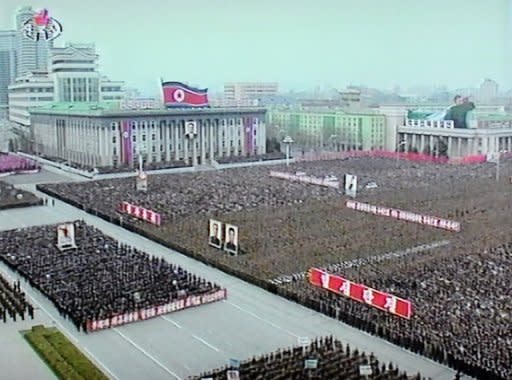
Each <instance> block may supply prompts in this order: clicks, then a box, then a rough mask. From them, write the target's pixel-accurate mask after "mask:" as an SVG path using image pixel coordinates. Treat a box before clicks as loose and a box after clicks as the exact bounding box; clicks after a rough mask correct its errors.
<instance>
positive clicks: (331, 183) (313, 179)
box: [270, 171, 339, 189]
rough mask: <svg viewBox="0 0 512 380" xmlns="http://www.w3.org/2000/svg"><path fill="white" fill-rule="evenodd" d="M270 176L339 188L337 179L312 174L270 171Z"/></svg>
mask: <svg viewBox="0 0 512 380" xmlns="http://www.w3.org/2000/svg"><path fill="white" fill-rule="evenodd" d="M270 176H271V177H275V178H280V179H286V180H289V181H295V182H304V183H309V184H312V185H318V186H325V187H332V188H335V189H337V188H339V182H338V181H333V180H330V179H328V178H318V177H313V176H307V175H303V174H302V173H301V174H299V175H297V174H290V173H283V172H276V171H270Z"/></svg>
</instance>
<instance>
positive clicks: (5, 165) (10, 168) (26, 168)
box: [0, 153, 41, 177]
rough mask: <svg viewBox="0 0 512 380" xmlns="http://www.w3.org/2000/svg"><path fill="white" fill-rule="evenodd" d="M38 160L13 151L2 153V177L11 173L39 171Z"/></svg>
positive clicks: (0, 168)
mask: <svg viewBox="0 0 512 380" xmlns="http://www.w3.org/2000/svg"><path fill="white" fill-rule="evenodd" d="M39 170H41V167H40V166H39V165H38V164H37V162H35V161H33V160H30V159H27V158H25V157H21V156H18V155H16V154H12V153H0V177H4V176H7V175H10V174H22V173H37V172H38V171H39Z"/></svg>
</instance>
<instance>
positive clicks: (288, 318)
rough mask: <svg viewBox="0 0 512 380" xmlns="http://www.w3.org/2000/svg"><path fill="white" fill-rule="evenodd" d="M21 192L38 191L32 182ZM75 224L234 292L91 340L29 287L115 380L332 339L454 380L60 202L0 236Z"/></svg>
mask: <svg viewBox="0 0 512 380" xmlns="http://www.w3.org/2000/svg"><path fill="white" fill-rule="evenodd" d="M66 180H69V178H67V179H66ZM30 182H32V181H30ZM20 187H23V188H25V189H27V190H34V186H33V185H30V184H29V185H23V186H20ZM74 219H84V220H85V221H86V222H87V223H89V224H92V225H94V226H96V227H98V228H100V229H101V230H103V231H104V232H105V233H106V234H108V235H110V236H112V237H114V238H116V239H119V240H121V241H123V242H125V243H129V244H132V245H133V246H135V247H137V248H139V249H142V250H145V251H146V252H149V253H152V254H155V255H158V256H163V257H165V258H166V259H168V260H169V261H172V262H175V263H177V264H179V265H181V266H183V267H184V268H186V269H187V270H189V271H191V272H193V273H196V274H198V275H200V276H202V277H205V278H207V279H210V280H212V281H215V282H217V283H219V284H221V285H222V286H224V287H227V289H228V299H227V300H226V301H222V302H217V303H214V304H211V305H205V306H201V307H199V308H195V309H189V310H184V311H181V312H178V313H174V314H169V315H167V316H163V317H158V318H156V319H153V320H149V321H145V322H140V323H135V324H132V325H127V326H123V327H119V328H115V329H110V330H106V331H102V332H97V333H93V334H89V335H86V334H83V333H79V332H77V331H76V329H75V328H74V326H72V325H71V324H70V323H69V322H68V321H67V320H65V319H63V318H61V317H60V316H59V314H58V313H57V311H56V309H55V308H54V307H53V306H52V305H51V303H50V302H49V301H48V300H47V299H46V298H45V297H44V296H42V294H40V293H39V292H37V291H34V290H32V289H28V290H27V292H28V293H29V295H30V296H33V298H34V300H35V303H36V306H39V307H40V308H41V310H38V313H37V317H38V318H41V320H48V321H49V320H52V321H54V322H53V323H55V324H56V325H57V326H58V327H60V328H61V330H62V331H63V332H65V333H66V334H67V335H68V336H70V337H71V339H72V340H73V341H74V342H75V343H76V344H77V345H78V346H79V347H80V348H81V349H82V350H84V352H85V353H86V354H88V355H89V356H90V357H91V358H92V359H93V360H95V361H96V362H97V363H98V364H99V365H100V367H102V368H103V370H104V371H105V372H106V373H107V374H109V375H110V377H111V378H112V379H120V380H125V379H126V380H131V379H141V378H143V379H148V380H153V379H154V380H161V379H185V378H186V377H187V376H190V375H195V374H198V373H200V372H202V371H205V370H208V369H211V368H218V367H220V366H222V365H224V364H227V363H228V361H229V359H230V358H236V359H244V358H247V357H250V356H252V355H254V354H263V353H265V352H269V351H272V350H275V349H277V348H279V347H285V346H289V345H293V344H296V343H297V338H298V337H300V336H308V337H315V336H321V335H327V334H334V335H335V336H337V337H338V338H339V339H341V340H342V341H344V342H347V343H349V344H350V345H351V346H353V347H357V348H358V349H360V350H365V351H367V352H374V353H375V354H376V355H377V357H378V358H379V359H380V360H382V361H391V362H393V363H396V364H398V366H399V367H400V368H401V369H403V370H406V371H408V372H410V373H416V372H417V371H420V372H421V373H422V374H423V375H424V376H427V377H431V378H432V379H435V380H452V379H453V377H454V371H452V370H450V369H448V368H446V367H444V366H441V365H439V364H437V363H434V362H432V361H430V360H428V359H425V358H423V357H420V356H418V355H415V354H412V353H410V352H408V351H405V350H403V349H401V348H399V347H396V346H394V345H392V344H390V343H388V342H386V341H384V340H381V339H378V338H375V337H373V336H370V335H368V334H366V333H364V332H361V331H359V330H356V329H354V328H352V327H349V326H347V325H345V324H343V323H341V322H339V321H336V320H334V319H331V318H328V317H326V316H324V315H322V314H320V313H316V312H313V311H311V310H309V309H307V308H304V307H302V306H300V305H297V304H295V303H292V302H289V301H287V300H285V299H283V298H280V297H277V296H275V295H272V294H270V293H268V292H266V291H264V290H262V289H260V288H258V287H255V286H253V285H249V284H247V283H245V282H243V281H241V280H239V279H237V278H234V277H232V276H228V275H226V274H224V273H223V272H220V271H218V270H216V269H213V268H211V267H208V266H206V265H204V264H202V263H199V262H197V261H194V260H192V259H190V258H188V257H185V256H183V255H181V254H178V253H176V252H174V251H171V250H169V249H167V248H165V247H162V246H160V245H158V244H156V243H154V242H152V241H149V240H147V239H145V238H142V237H140V236H138V235H135V234H133V233H130V232H127V231H125V230H123V229H121V228H119V227H117V226H114V225H111V224H109V223H107V222H105V221H103V220H101V219H99V218H97V217H94V216H91V215H88V214H86V213H85V212H83V211H80V210H77V209H75V208H73V207H71V206H69V205H67V204H65V203H62V202H60V201H56V205H55V207H52V206H40V207H33V208H31V209H29V210H23V209H14V210H7V211H1V212H0V230H1V229H4V230H5V229H11V228H19V227H25V226H30V225H41V224H48V223H56V222H58V221H65V220H74ZM234 259H236V258H234ZM0 271H2V272H4V273H10V272H9V270H8V269H7V268H6V267H5V266H3V265H0ZM10 274H11V275H12V273H10ZM22 285H23V281H22ZM25 285H26V284H25ZM38 321H39V319H38ZM0 332H1V331H0ZM13 336H15V334H14V335H13ZM13 339H14V338H13ZM19 339H21V337H20V338H19ZM20 344H21V343H20ZM7 353H10V352H9V348H7V347H6V346H5V345H2V346H0V357H2V356H4V357H5V356H6V355H7ZM9 356H10V355H9ZM35 361H37V359H35V355H34V354H32V353H31V352H30V350H25V351H21V350H20V351H19V353H18V351H17V355H16V357H15V361H14V359H12V361H11V363H12V364H13V368H21V369H20V371H21V372H19V374H18V373H17V375H16V376H18V377H16V376H14V377H10V378H12V379H16V380H17V379H18V378H20V379H22V378H27V377H24V375H25V373H23V367H28V366H34V367H35V366H36V363H35ZM33 362H34V363H33ZM0 364H2V363H1V362H0ZM37 365H39V364H37ZM2 367H3V366H2ZM2 367H0V368H2ZM48 376H50V375H48ZM1 377H2V376H0V378H1ZM28 378H38V379H39V378H41V379H45V378H47V377H44V376H41V377H39V376H37V377H28ZM50 378H51V377H50Z"/></svg>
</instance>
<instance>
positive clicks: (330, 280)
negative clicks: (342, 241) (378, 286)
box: [308, 268, 412, 319]
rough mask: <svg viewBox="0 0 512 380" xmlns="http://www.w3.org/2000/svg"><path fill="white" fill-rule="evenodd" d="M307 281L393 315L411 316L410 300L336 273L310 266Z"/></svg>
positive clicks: (407, 317)
mask: <svg viewBox="0 0 512 380" xmlns="http://www.w3.org/2000/svg"><path fill="white" fill-rule="evenodd" d="M308 277H309V282H310V283H311V284H312V285H315V286H318V287H320V288H322V289H327V290H329V291H331V292H334V293H336V294H339V295H342V296H345V297H348V298H351V299H353V300H354V301H358V302H361V303H364V304H366V305H369V306H373V307H375V308H377V309H380V310H383V311H385V312H388V313H391V314H393V315H396V316H399V317H402V318H406V319H410V318H411V316H412V303H411V301H408V300H405V299H403V298H400V297H397V296H394V295H392V294H389V293H386V292H382V291H380V290H375V289H372V288H370V287H368V286H366V285H363V284H357V283H355V282H352V281H350V280H347V279H346V278H343V277H341V276H338V275H334V274H329V273H327V272H325V271H323V270H321V269H318V268H311V269H310V270H309V273H308Z"/></svg>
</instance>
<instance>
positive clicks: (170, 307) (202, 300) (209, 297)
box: [86, 289, 227, 332]
mask: <svg viewBox="0 0 512 380" xmlns="http://www.w3.org/2000/svg"><path fill="white" fill-rule="evenodd" d="M226 297H227V290H226V289H220V290H217V291H216V292H213V293H209V294H203V295H201V296H188V297H186V298H182V299H179V300H176V301H173V302H170V303H168V304H166V305H161V306H154V307H149V308H147V309H142V310H137V311H134V312H131V313H126V314H120V315H115V316H113V317H111V318H106V319H102V320H97V321H96V320H89V321H87V323H86V328H87V331H88V332H93V331H98V330H103V329H108V328H111V327H117V326H121V325H125V324H127V323H132V322H137V321H144V320H146V319H150V318H154V317H158V316H160V315H164V314H168V313H172V312H173V311H178V310H183V309H188V308H191V307H194V306H199V305H204V304H207V303H212V302H216V301H220V300H223V299H225V298H226Z"/></svg>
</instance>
